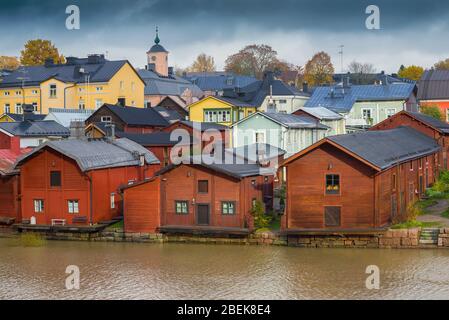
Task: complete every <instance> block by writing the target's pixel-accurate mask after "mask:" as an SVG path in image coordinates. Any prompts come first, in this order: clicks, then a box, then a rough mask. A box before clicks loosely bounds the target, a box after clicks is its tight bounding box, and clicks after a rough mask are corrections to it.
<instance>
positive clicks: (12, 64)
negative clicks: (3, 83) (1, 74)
mask: <svg viewBox="0 0 449 320" xmlns="http://www.w3.org/2000/svg"><path fill="white" fill-rule="evenodd" d="M19 66H20V62H19V60H18V59H17V58H16V57H8V56H0V69H7V70H15V69H17V68H18V67H19Z"/></svg>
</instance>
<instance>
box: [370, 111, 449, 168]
mask: <svg viewBox="0 0 449 320" xmlns="http://www.w3.org/2000/svg"><path fill="white" fill-rule="evenodd" d="M400 126H408V127H412V128H413V129H415V130H418V131H419V132H422V133H424V134H426V135H428V136H429V137H432V138H433V139H435V141H436V142H437V143H438V144H439V145H440V146H441V150H440V159H439V163H440V165H441V167H440V169H442V170H448V169H449V163H448V161H447V157H448V152H449V123H446V122H444V121H441V120H438V119H435V118H433V117H430V116H428V115H425V114H422V113H418V112H409V111H401V112H399V113H396V114H395V115H393V116H391V117H390V118H388V119H386V120H384V121H382V122H380V123H379V124H377V125H375V126H374V127H372V128H371V129H370V130H386V129H394V128H397V127H400Z"/></svg>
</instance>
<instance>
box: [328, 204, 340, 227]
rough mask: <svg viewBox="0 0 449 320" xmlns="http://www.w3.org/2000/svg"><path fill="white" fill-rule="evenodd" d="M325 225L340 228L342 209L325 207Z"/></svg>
mask: <svg viewBox="0 0 449 320" xmlns="http://www.w3.org/2000/svg"><path fill="white" fill-rule="evenodd" d="M324 225H325V226H326V227H339V226H340V225H341V208H340V207H324Z"/></svg>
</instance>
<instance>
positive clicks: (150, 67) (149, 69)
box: [147, 63, 156, 72]
mask: <svg viewBox="0 0 449 320" xmlns="http://www.w3.org/2000/svg"><path fill="white" fill-rule="evenodd" d="M147 70H148V71H152V72H155V71H156V64H155V63H149V64H148V66H147Z"/></svg>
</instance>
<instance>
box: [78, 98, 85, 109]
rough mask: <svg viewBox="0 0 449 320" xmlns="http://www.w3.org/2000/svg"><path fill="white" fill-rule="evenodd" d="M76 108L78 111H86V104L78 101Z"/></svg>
mask: <svg viewBox="0 0 449 320" xmlns="http://www.w3.org/2000/svg"><path fill="white" fill-rule="evenodd" d="M78 108H79V109H80V110H84V109H86V104H85V103H84V100H80V102H79V103H78Z"/></svg>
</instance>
